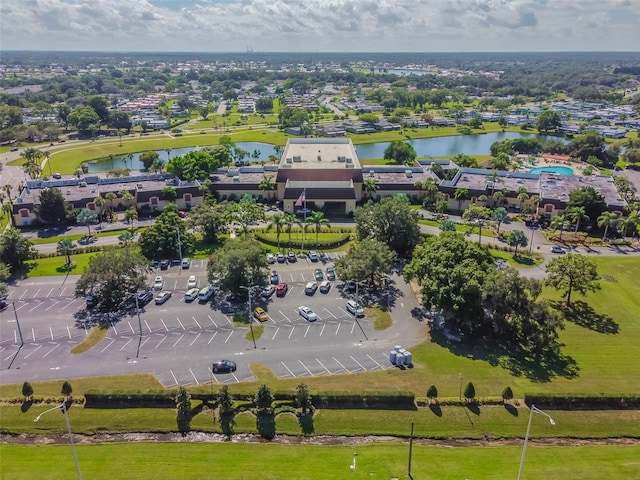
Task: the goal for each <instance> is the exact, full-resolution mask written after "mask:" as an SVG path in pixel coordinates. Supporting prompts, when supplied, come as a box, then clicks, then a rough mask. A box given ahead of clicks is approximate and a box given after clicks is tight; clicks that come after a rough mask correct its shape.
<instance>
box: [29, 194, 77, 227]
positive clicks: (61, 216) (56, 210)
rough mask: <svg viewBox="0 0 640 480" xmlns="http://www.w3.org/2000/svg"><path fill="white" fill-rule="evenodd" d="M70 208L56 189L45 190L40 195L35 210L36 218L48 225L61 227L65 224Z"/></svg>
mask: <svg viewBox="0 0 640 480" xmlns="http://www.w3.org/2000/svg"><path fill="white" fill-rule="evenodd" d="M70 210H71V207H70V206H69V204H68V203H67V202H66V201H65V199H64V196H63V195H62V192H61V191H60V190H59V189H57V188H45V189H44V190H42V192H41V193H40V202H39V204H38V206H37V207H36V208H35V211H36V214H37V215H38V218H39V219H40V220H41V221H42V222H43V223H46V224H48V225H62V224H64V223H66V222H67V218H68V217H69V213H70Z"/></svg>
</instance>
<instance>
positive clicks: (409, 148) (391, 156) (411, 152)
mask: <svg viewBox="0 0 640 480" xmlns="http://www.w3.org/2000/svg"><path fill="white" fill-rule="evenodd" d="M384 159H385V160H387V161H392V162H394V163H395V164H397V165H411V164H413V162H414V161H415V159H416V151H415V149H414V148H413V145H411V144H410V143H407V142H403V141H401V140H394V141H393V142H391V143H390V144H389V146H388V147H387V148H386V149H385V150H384Z"/></svg>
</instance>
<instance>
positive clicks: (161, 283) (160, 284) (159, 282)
mask: <svg viewBox="0 0 640 480" xmlns="http://www.w3.org/2000/svg"><path fill="white" fill-rule="evenodd" d="M162 287H164V280H162V277H161V276H160V275H158V276H157V277H156V279H155V280H154V281H153V289H154V290H162Z"/></svg>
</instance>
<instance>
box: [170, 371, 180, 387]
mask: <svg viewBox="0 0 640 480" xmlns="http://www.w3.org/2000/svg"><path fill="white" fill-rule="evenodd" d="M169 373H170V374H171V376H172V377H173V381H174V382H176V383H175V384H174V385H178V379H177V378H176V376H175V375H174V374H173V371H172V370H169ZM168 386H169V387H172V386H173V385H168Z"/></svg>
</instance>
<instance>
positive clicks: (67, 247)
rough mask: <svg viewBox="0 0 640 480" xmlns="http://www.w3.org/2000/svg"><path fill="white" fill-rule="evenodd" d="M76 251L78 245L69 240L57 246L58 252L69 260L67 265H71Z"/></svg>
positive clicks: (62, 241)
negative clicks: (72, 256) (72, 255)
mask: <svg viewBox="0 0 640 480" xmlns="http://www.w3.org/2000/svg"><path fill="white" fill-rule="evenodd" d="M75 249H76V245H75V244H74V243H73V241H71V240H69V239H68V238H63V239H62V240H60V241H59V242H58V244H57V246H56V251H57V252H58V253H59V254H60V255H64V256H65V257H66V258H67V265H71V254H72V253H73V251H74V250H75Z"/></svg>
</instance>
